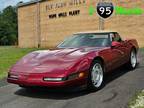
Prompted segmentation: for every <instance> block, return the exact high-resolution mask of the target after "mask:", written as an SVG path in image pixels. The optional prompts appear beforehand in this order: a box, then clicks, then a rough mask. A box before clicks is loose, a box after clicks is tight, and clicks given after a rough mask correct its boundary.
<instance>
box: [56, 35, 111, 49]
mask: <svg viewBox="0 0 144 108" xmlns="http://www.w3.org/2000/svg"><path fill="white" fill-rule="evenodd" d="M108 37H109V36H108V34H76V35H73V36H71V37H69V38H67V39H66V40H65V41H64V42H62V43H61V44H60V45H58V47H59V48H77V47H106V46H109V38H108Z"/></svg>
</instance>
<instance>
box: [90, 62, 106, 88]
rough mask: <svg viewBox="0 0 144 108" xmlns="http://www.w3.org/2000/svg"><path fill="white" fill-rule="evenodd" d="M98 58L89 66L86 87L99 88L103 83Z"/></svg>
mask: <svg viewBox="0 0 144 108" xmlns="http://www.w3.org/2000/svg"><path fill="white" fill-rule="evenodd" d="M103 67H104V66H103V64H102V62H101V61H100V60H95V61H94V62H93V63H92V66H91V68H90V73H89V78H88V89H90V90H99V89H100V88H101V87H102V86H103V84H104V81H103V80H104V68H103Z"/></svg>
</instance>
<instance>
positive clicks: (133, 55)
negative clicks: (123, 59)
mask: <svg viewBox="0 0 144 108" xmlns="http://www.w3.org/2000/svg"><path fill="white" fill-rule="evenodd" d="M127 66H128V68H130V69H135V68H136V66H137V53H136V51H135V50H134V49H132V50H131V52H130V57H129V62H128V63H127Z"/></svg>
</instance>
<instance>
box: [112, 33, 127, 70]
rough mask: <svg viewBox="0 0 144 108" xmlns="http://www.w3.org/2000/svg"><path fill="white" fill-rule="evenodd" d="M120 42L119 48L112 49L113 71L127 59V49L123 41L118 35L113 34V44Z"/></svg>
mask: <svg viewBox="0 0 144 108" xmlns="http://www.w3.org/2000/svg"><path fill="white" fill-rule="evenodd" d="M114 41H115V42H118V43H119V44H118V45H117V46H114V47H111V56H112V60H111V66H112V69H115V68H117V67H119V66H121V65H122V64H124V60H125V58H126V47H125V46H124V45H123V43H122V40H121V38H120V36H119V35H118V34H116V33H115V34H111V42H114Z"/></svg>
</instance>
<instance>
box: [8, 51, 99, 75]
mask: <svg viewBox="0 0 144 108" xmlns="http://www.w3.org/2000/svg"><path fill="white" fill-rule="evenodd" d="M100 49H101V48H69V49H55V50H40V51H34V52H32V53H29V54H28V55H26V56H24V57H23V58H22V59H21V60H19V61H18V62H17V63H16V65H14V66H13V67H12V68H11V71H14V72H27V73H44V72H47V73H64V72H67V70H69V69H70V68H71V67H72V66H73V65H74V64H75V63H77V62H78V61H80V59H82V58H83V57H84V56H85V55H86V54H88V53H89V52H91V51H94V50H95V51H98V50H100Z"/></svg>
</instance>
